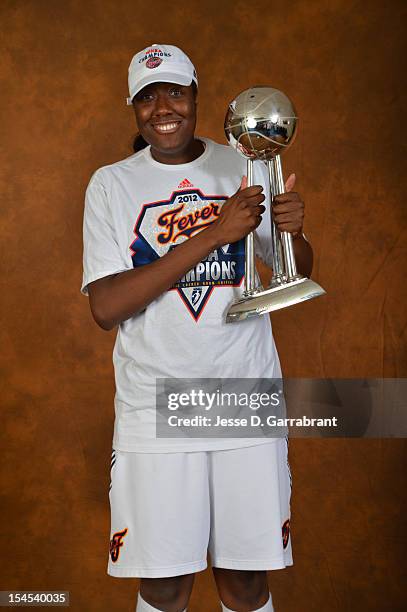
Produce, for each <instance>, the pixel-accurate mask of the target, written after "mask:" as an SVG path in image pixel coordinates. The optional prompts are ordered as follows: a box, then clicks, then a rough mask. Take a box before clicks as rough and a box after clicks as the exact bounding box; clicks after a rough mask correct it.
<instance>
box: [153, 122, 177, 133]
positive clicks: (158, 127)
mask: <svg viewBox="0 0 407 612" xmlns="http://www.w3.org/2000/svg"><path fill="white" fill-rule="evenodd" d="M180 125H181V121H160V122H154V123H151V126H152V127H153V129H154V130H155V131H156V132H157V133H158V134H173V133H174V132H176V131H177V130H178V128H179V126H180Z"/></svg>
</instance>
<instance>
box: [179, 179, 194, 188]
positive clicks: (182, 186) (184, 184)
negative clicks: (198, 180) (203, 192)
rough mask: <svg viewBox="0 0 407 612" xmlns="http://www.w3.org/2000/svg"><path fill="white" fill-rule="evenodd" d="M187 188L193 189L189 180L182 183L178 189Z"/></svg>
mask: <svg viewBox="0 0 407 612" xmlns="http://www.w3.org/2000/svg"><path fill="white" fill-rule="evenodd" d="M186 187H193V184H192V183H191V182H190V181H189V180H188V179H187V178H185V179H184V180H183V181H181V182H180V184H179V185H178V189H185V188H186Z"/></svg>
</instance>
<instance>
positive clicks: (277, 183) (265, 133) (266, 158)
mask: <svg viewBox="0 0 407 612" xmlns="http://www.w3.org/2000/svg"><path fill="white" fill-rule="evenodd" d="M224 127H225V134H226V138H227V140H228V142H229V144H230V145H231V146H232V147H233V148H234V149H236V151H238V152H239V153H240V154H241V155H243V157H245V158H246V160H247V186H248V187H250V186H251V185H253V164H254V161H255V160H260V161H262V162H264V163H266V164H267V167H268V176H269V182H270V193H271V197H272V199H274V197H275V196H276V195H279V194H281V193H284V192H285V186H284V179H283V172H282V166H281V159H280V154H281V153H282V152H283V151H284V150H285V149H287V148H288V147H289V146H290V145H291V144H292V143H293V141H294V139H295V136H296V127H297V116H296V112H295V109H294V107H293V105H292V103H291V101H290V100H289V99H288V97H287V96H286V95H285V94H283V92H281V91H279V90H278V89H274V88H272V87H252V88H250V89H246V90H245V91H243V92H242V93H240V94H239V95H238V96H237V98H235V99H234V100H233V101H232V102H231V103H230V104H229V108H228V111H227V114H226V118H225V126H224ZM270 218H271V243H272V249H273V276H272V279H271V282H270V285H269V287H267V289H264V288H263V287H262V286H261V285H257V286H255V276H256V267H255V253H254V233H253V232H250V233H249V234H248V235H247V236H246V238H245V286H244V292H243V297H242V298H241V299H240V300H238V301H237V302H234V303H233V304H232V306H231V307H230V309H229V311H228V313H227V316H226V322H227V323H233V322H234V321H242V320H244V319H247V318H249V317H254V316H258V315H262V314H265V313H267V312H271V311H273V310H279V309H280V308H286V307H287V306H292V305H294V304H298V303H299V302H303V301H305V300H310V299H311V298H314V297H318V296H319V295H323V294H324V293H325V291H324V290H323V289H322V287H320V286H319V285H318V284H317V283H315V282H314V281H313V280H311V279H309V278H307V277H305V276H302V275H301V274H298V272H297V266H296V262H295V257H294V248H293V242H292V236H291V234H290V233H289V232H279V230H278V229H277V227H276V226H275V224H274V222H273V216H272V213H271V210H270Z"/></svg>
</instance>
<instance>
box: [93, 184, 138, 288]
mask: <svg viewBox="0 0 407 612" xmlns="http://www.w3.org/2000/svg"><path fill="white" fill-rule="evenodd" d="M128 269H129V265H128V263H127V262H126V261H125V258H124V256H123V255H122V253H121V250H120V246H119V242H118V238H117V235H116V231H115V228H114V225H113V222H112V215H111V210H110V207H109V202H108V196H107V192H106V189H105V187H104V185H103V183H102V181H101V179H100V178H99V177H98V175H97V173H95V174H94V175H93V177H92V178H91V180H90V182H89V185H88V187H87V189H86V196H85V209H84V215H83V278H82V287H81V293H83V294H84V295H88V285H89V283H92V282H93V281H95V280H98V279H99V278H103V277H104V276H109V275H110V274H117V273H119V272H124V271H125V270H128Z"/></svg>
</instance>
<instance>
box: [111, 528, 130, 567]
mask: <svg viewBox="0 0 407 612" xmlns="http://www.w3.org/2000/svg"><path fill="white" fill-rule="evenodd" d="M125 535H127V527H126V529H123V531H116V533H114V534H113V537H112V539H111V540H110V547H109V552H110V558H111V560H112V561H113V563H116V561H117V560H118V558H119V554H120V549H121V547H122V546H123V544H124V542H122V539H123V538H124V536H125Z"/></svg>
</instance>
